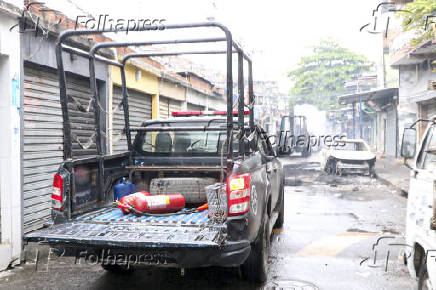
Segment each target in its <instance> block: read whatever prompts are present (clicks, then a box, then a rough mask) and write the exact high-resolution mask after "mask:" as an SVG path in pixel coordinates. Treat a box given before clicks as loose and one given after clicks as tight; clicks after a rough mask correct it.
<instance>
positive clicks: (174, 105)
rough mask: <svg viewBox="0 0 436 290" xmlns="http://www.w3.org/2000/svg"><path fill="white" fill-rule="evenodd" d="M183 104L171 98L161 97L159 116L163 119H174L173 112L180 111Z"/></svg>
mask: <svg viewBox="0 0 436 290" xmlns="http://www.w3.org/2000/svg"><path fill="white" fill-rule="evenodd" d="M181 104H182V102H180V101H176V100H172V99H170V98H165V97H162V96H160V97H159V116H160V118H162V119H168V118H171V117H172V115H171V114H172V112H176V111H180V107H181Z"/></svg>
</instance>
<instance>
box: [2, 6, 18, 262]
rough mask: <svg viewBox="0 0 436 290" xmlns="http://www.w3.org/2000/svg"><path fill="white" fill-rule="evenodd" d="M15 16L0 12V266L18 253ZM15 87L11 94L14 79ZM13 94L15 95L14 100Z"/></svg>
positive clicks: (14, 257) (16, 47)
mask: <svg viewBox="0 0 436 290" xmlns="http://www.w3.org/2000/svg"><path fill="white" fill-rule="evenodd" d="M16 23H17V20H16V19H14V18H11V17H10V16H8V15H5V14H2V13H0V132H1V134H2V136H1V138H0V214H1V225H0V226H1V241H0V270H3V269H5V268H6V267H7V266H8V265H9V264H10V263H11V262H13V261H16V262H18V261H19V258H20V253H21V247H22V245H21V240H22V239H21V177H20V175H21V169H20V144H21V143H20V114H19V109H20V108H19V104H20V34H19V33H18V32H17V30H13V31H9V28H10V27H11V26H12V25H14V24H16ZM14 81H15V82H16V83H17V85H18V87H17V90H15V94H13V90H12V88H13V83H14ZM13 96H15V97H16V102H15V104H16V105H15V104H14V101H13Z"/></svg>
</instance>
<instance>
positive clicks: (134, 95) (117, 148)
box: [112, 87, 151, 153]
mask: <svg viewBox="0 0 436 290" xmlns="http://www.w3.org/2000/svg"><path fill="white" fill-rule="evenodd" d="M122 99H123V95H122V93H121V88H119V87H114V90H113V101H112V102H113V103H112V109H113V129H114V131H113V134H112V144H113V147H112V148H113V153H120V152H125V151H127V141H126V136H125V135H124V134H122V131H123V129H124V110H123V106H122V105H120V104H121V101H122ZM129 117H130V118H129V119H130V120H129V122H130V126H140V125H141V124H142V122H144V121H146V120H150V119H151V95H147V94H144V93H139V92H136V91H133V90H129ZM134 136H135V133H132V141H133V138H134Z"/></svg>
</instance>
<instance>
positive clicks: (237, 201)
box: [227, 173, 251, 216]
mask: <svg viewBox="0 0 436 290" xmlns="http://www.w3.org/2000/svg"><path fill="white" fill-rule="evenodd" d="M250 184H251V175H250V173H246V174H241V175H233V176H230V178H229V180H228V182H227V204H228V215H229V216H234V215H241V214H244V213H246V212H248V210H249V209H250Z"/></svg>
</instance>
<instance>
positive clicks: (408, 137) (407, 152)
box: [401, 128, 416, 159]
mask: <svg viewBox="0 0 436 290" xmlns="http://www.w3.org/2000/svg"><path fill="white" fill-rule="evenodd" d="M415 153H416V129H415V128H405V129H404V133H403V141H402V142H401V156H402V157H404V158H405V159H408V158H413V157H414V156H415Z"/></svg>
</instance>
